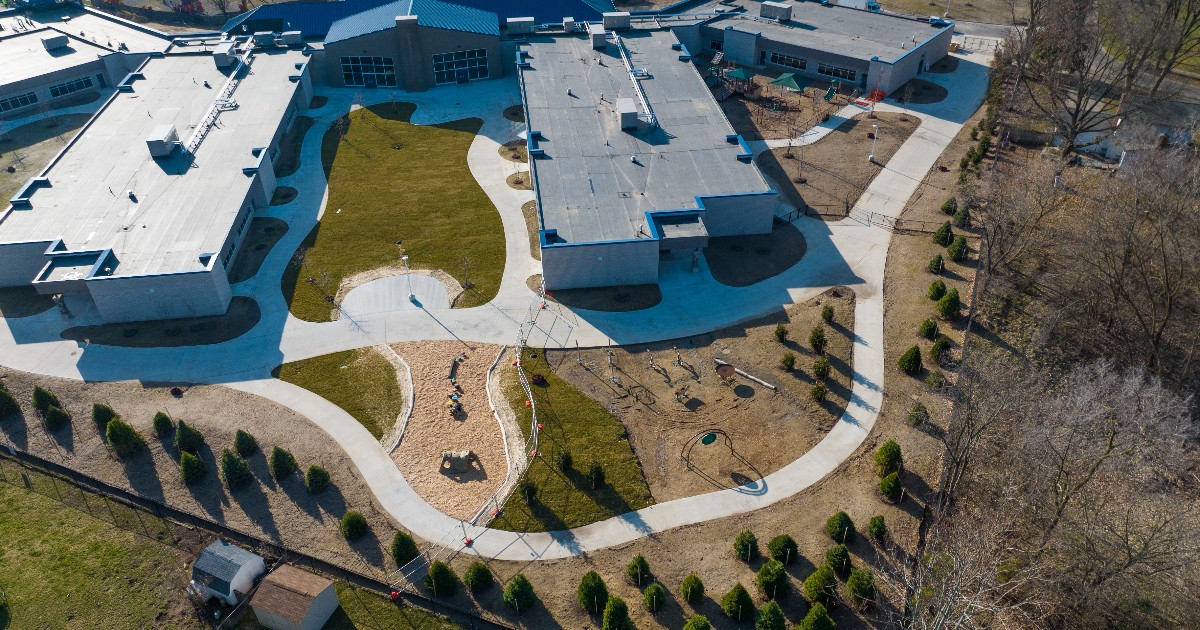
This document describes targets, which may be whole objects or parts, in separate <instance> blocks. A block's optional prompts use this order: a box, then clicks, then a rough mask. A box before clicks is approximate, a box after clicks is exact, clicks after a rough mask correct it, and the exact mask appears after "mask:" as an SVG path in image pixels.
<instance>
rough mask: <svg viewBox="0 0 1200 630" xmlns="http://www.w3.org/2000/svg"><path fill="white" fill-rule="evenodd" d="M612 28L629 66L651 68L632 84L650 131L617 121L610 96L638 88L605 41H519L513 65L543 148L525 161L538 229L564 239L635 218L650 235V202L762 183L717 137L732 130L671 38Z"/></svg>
mask: <svg viewBox="0 0 1200 630" xmlns="http://www.w3.org/2000/svg"><path fill="white" fill-rule="evenodd" d="M620 36H621V39H622V41H623V42H624V43H625V46H626V48H627V49H628V51H629V54H630V57H631V59H632V62H633V65H634V66H635V67H637V68H645V69H646V70H647V71H648V73H649V75H650V76H649V78H646V79H643V80H642V81H641V85H642V87H643V89H644V90H645V95H646V98H647V100H648V102H649V103H650V107H651V109H652V110H653V111H654V114H655V115H656V116H657V118H658V123H659V125H660V127H659V128H657V129H650V128H648V127H647V125H646V123H645V122H642V123H640V129H639V130H638V131H637V132H636V133H633V132H631V131H622V130H621V129H620V124H619V123H618V121H617V118H616V116H617V115H616V113H615V112H614V109H615V107H616V102H617V99H619V98H632V99H634V100H635V101H636V100H637V94H636V92H635V90H634V85H633V81H632V80H631V79H630V76H629V73H628V72H627V71H626V69H625V64H624V63H623V62H622V60H621V56H620V53H619V52H618V50H617V46H616V44H614V43H613V42H612V41H610V42H609V44H608V46H607V47H606V48H605V49H604V50H593V49H592V46H591V40H590V38H588V37H586V36H567V35H563V36H557V37H534V38H532V39H531V40H530V41H529V43H528V44H525V45H524V46H523V47H524V49H525V50H526V51H528V53H529V54H528V56H527V58H526V59H527V61H528V62H529V65H530V66H531V67H530V68H526V69H524V70H522V78H523V82H524V88H523V91H524V98H525V106H526V108H527V110H528V112H529V128H530V129H531V130H534V131H540V132H541V135H542V136H543V137H542V138H541V139H540V140H539V141H538V146H539V148H542V149H544V150H545V152H546V157H544V158H540V159H535V160H533V162H532V164H533V168H534V169H536V179H535V181H536V182H537V185H538V196H539V201H540V204H541V205H540V207H541V211H542V217H543V223H544V227H545V228H546V229H555V230H558V236H559V237H560V238H561V239H563V240H565V241H567V242H589V241H611V240H622V239H631V238H637V237H638V228H639V226H641V227H642V231H643V233H644V234H649V233H650V227H649V226H647V225H645V223H646V217H645V213H646V212H647V211H649V210H675V209H681V208H696V207H697V204H696V199H695V198H696V197H697V196H710V195H722V194H737V193H755V192H766V191H768V190H770V187H769V186H768V185H767V183H766V181H765V180H764V179H763V176H762V174H761V173H760V172H759V171H758V168H757V167H756V166H754V165H753V164H749V163H745V162H741V161H739V160H738V159H737V156H738V154H739V153H741V152H742V151H741V149H740V148H739V147H738V145H737V144H736V143H734V144H731V143H729V142H728V141H726V139H725V137H726V135H729V134H733V133H734V131H733V128H732V127H731V126H730V124H729V121H728V120H726V119H725V115H724V114H723V113H722V112H721V108H720V106H719V105H717V102H716V100H715V99H714V98H713V96H712V94H711V92H710V91H709V89H708V87H706V86H705V85H704V81H703V80H702V79H701V77H700V74H699V72H698V71H697V70H696V68H695V67H694V66H693V65H692V63H690V62H687V61H680V60H679V55H680V52H679V51H675V50H672V49H671V45H672V44H675V43H678V40H677V39H676V38H675V36H674V35H673V34H672V33H671V32H670V31H668V30H640V29H634V30H626V31H621V32H620ZM597 59H602V64H600V63H597ZM568 90H569V91H570V95H568ZM601 97H603V101H601ZM640 109H641V106H640V105H639V110H640ZM642 113H643V114H645V112H642ZM634 155H636V156H637V158H638V163H637V164H635V163H633V162H631V160H630V156H634Z"/></svg>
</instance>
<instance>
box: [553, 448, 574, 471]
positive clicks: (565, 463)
mask: <svg viewBox="0 0 1200 630" xmlns="http://www.w3.org/2000/svg"><path fill="white" fill-rule="evenodd" d="M574 463H575V460H574V459H572V458H571V451H569V450H567V449H565V448H564V449H563V450H561V451H559V452H557V453H555V454H554V467H555V468H557V469H558V470H559V471H561V472H567V471H569V470H571V466H572V465H573V464H574Z"/></svg>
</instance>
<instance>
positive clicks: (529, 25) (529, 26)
mask: <svg viewBox="0 0 1200 630" xmlns="http://www.w3.org/2000/svg"><path fill="white" fill-rule="evenodd" d="M506 25H507V26H508V34H509V35H526V34H529V33H532V32H533V18H531V17H514V18H508V21H507V24H506Z"/></svg>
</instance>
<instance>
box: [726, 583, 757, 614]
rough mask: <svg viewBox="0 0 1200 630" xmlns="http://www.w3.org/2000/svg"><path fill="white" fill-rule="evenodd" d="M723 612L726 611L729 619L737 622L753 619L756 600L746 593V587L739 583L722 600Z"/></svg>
mask: <svg viewBox="0 0 1200 630" xmlns="http://www.w3.org/2000/svg"><path fill="white" fill-rule="evenodd" d="M721 610H723V611H725V615H726V616H727V617H729V618H730V619H733V620H736V621H741V620H743V619H749V618H753V617H754V613H755V610H754V599H752V598H751V597H750V593H747V592H746V587H744V586H742V584H741V582H738V583H737V584H734V585H733V588H731V589H729V592H728V593H725V596H724V597H722V598H721Z"/></svg>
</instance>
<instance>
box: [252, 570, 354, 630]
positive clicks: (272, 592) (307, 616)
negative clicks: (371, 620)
mask: <svg viewBox="0 0 1200 630" xmlns="http://www.w3.org/2000/svg"><path fill="white" fill-rule="evenodd" d="M250 606H251V607H252V608H254V616H255V617H257V618H258V625H260V626H262V627H264V628H270V629H271V630H320V629H321V628H322V627H324V625H325V622H327V621H329V618H330V617H331V616H332V615H333V613H334V612H335V611H336V610H337V609H338V606H340V604H339V602H338V598H337V592H335V591H334V590H333V582H330V581H329V580H327V579H325V578H323V577H321V576H319V575H313V574H312V573H309V572H308V571H302V570H300V569H297V568H296V567H294V566H292V565H290V564H285V565H283V566H281V567H279V568H278V569H275V570H274V571H272V572H271V573H270V575H268V576H267V577H265V578H263V581H262V583H261V584H259V585H258V590H257V591H254V597H252V598H250Z"/></svg>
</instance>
